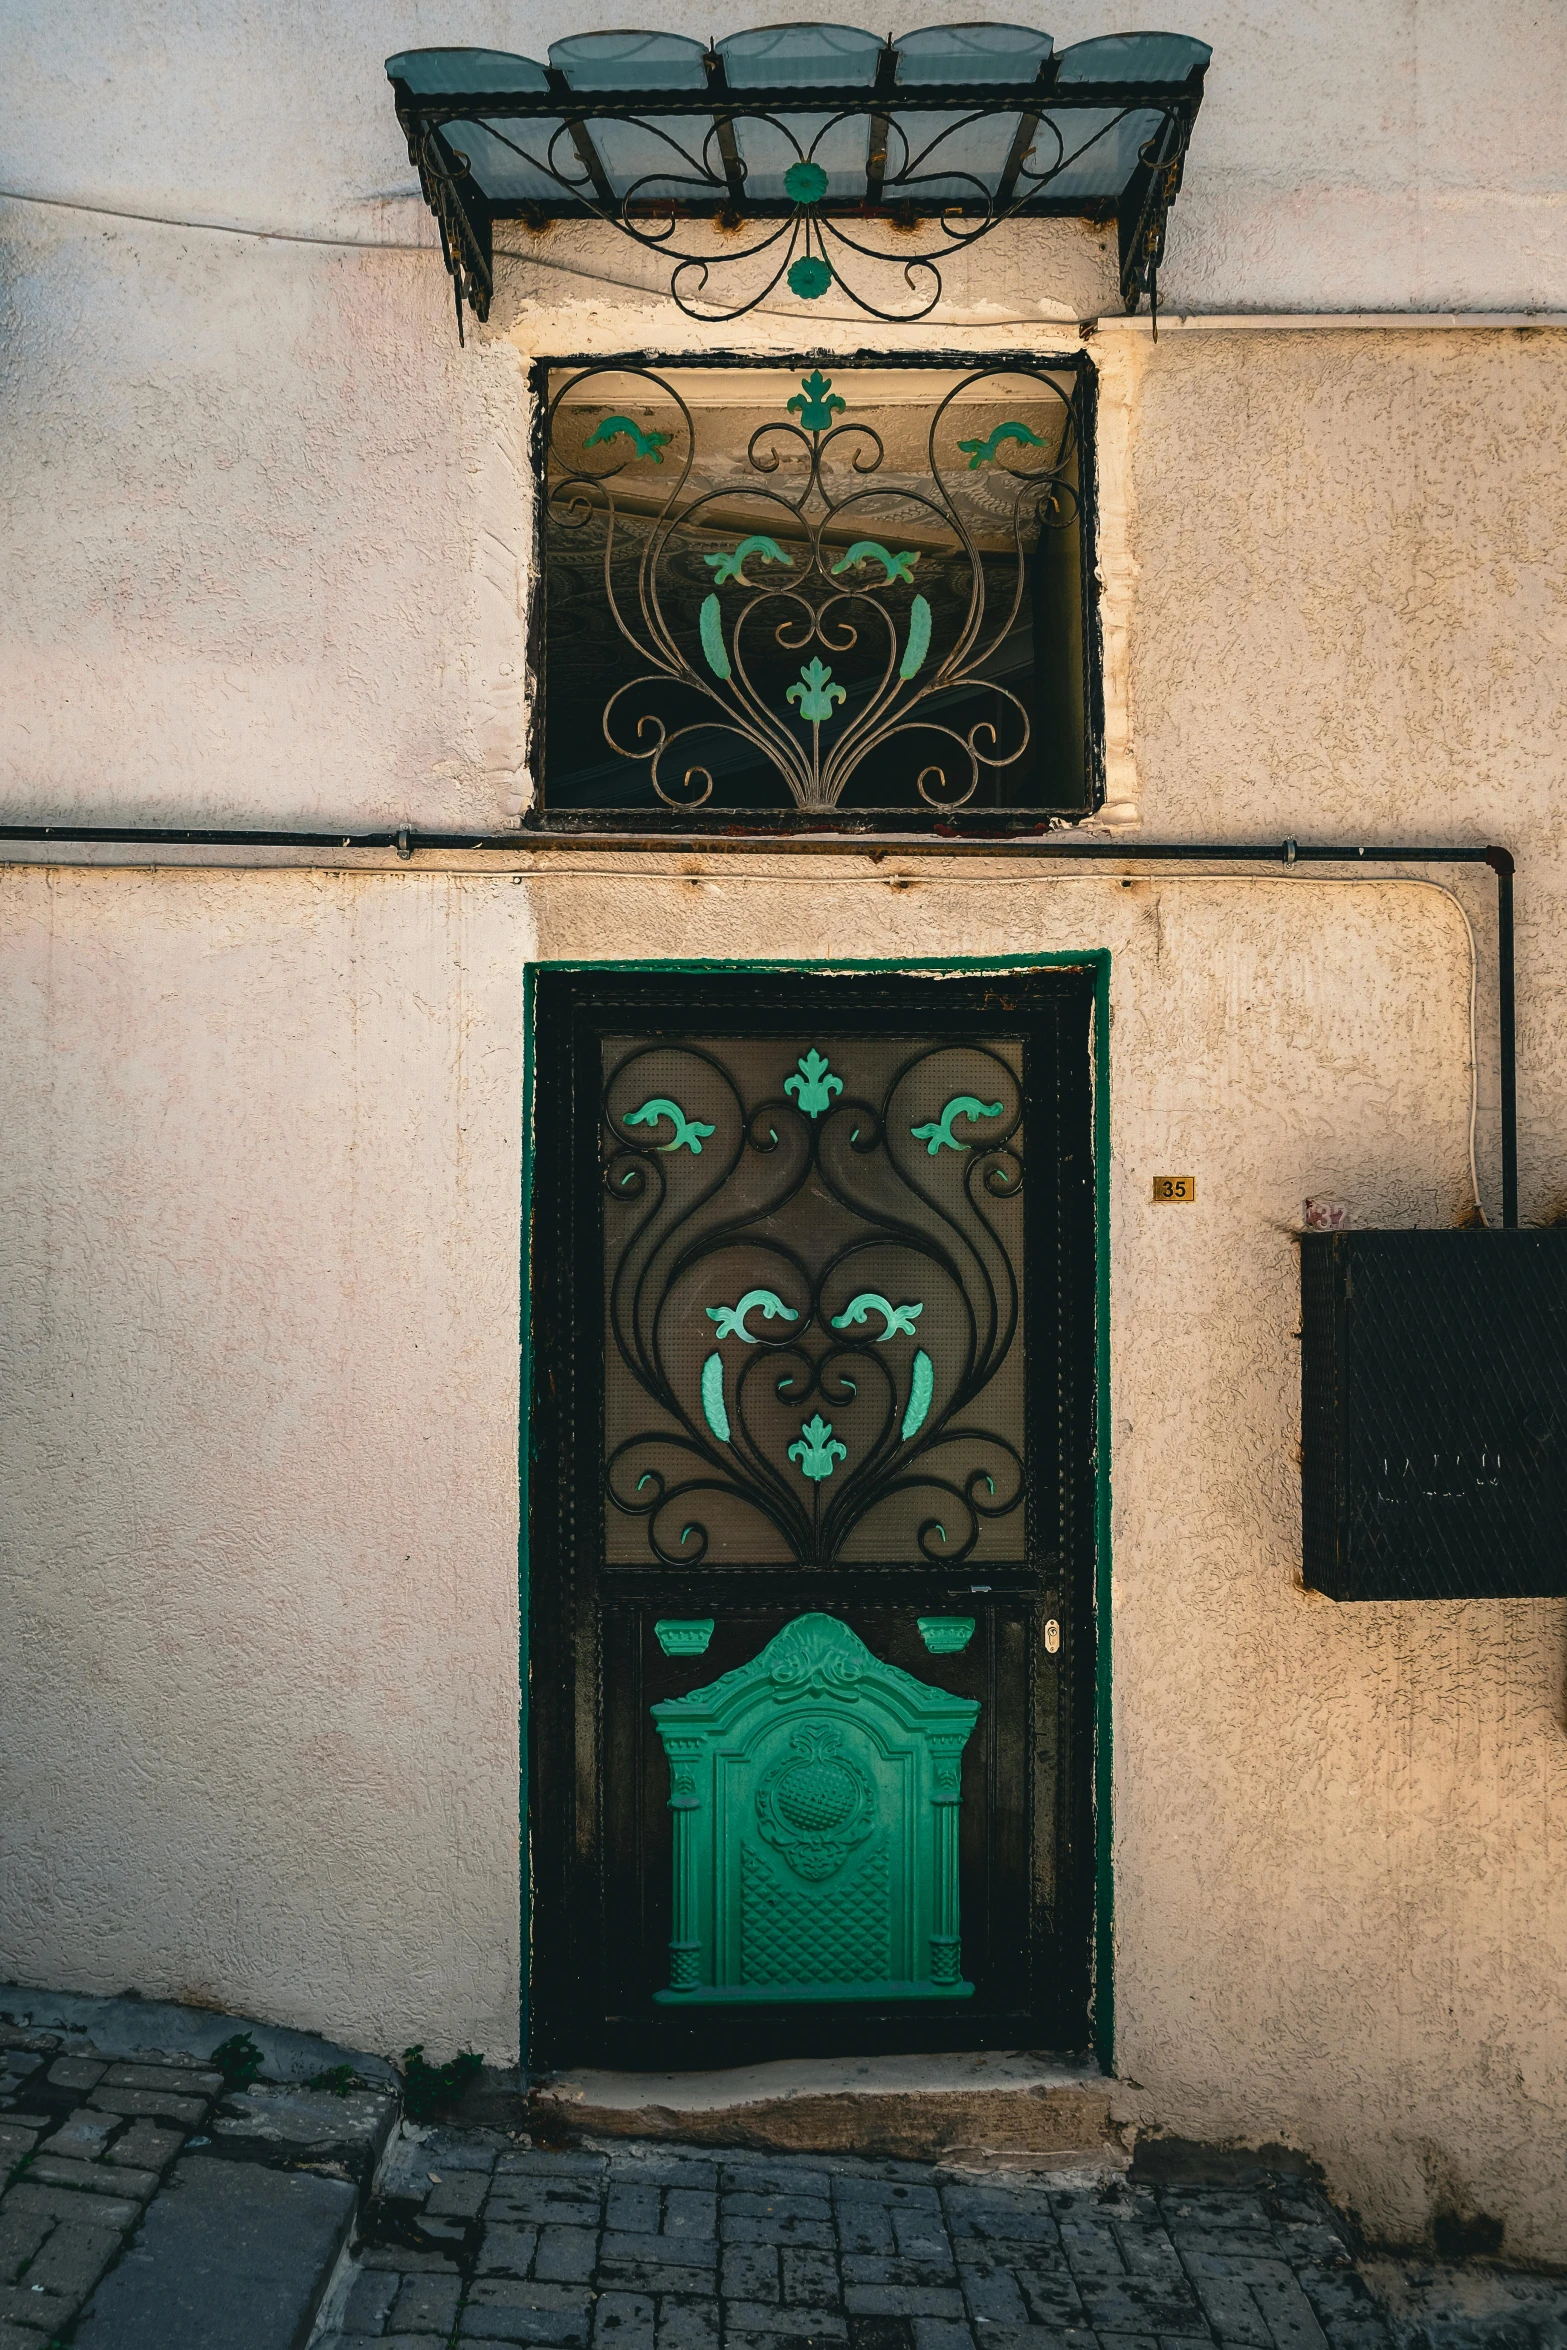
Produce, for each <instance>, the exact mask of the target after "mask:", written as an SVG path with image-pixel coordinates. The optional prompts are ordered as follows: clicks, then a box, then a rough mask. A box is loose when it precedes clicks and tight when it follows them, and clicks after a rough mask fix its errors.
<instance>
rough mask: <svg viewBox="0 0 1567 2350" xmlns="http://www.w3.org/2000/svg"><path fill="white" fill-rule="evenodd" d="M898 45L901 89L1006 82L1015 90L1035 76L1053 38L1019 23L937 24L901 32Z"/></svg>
mask: <svg viewBox="0 0 1567 2350" xmlns="http://www.w3.org/2000/svg"><path fill="white" fill-rule="evenodd" d="M895 46H896V48H897V52H898V86H899V88H900V89H904V90H913V89H918V88H920V87H921V86H923V85H926V84H928V83H931V82H1001V83H1004V84H1006V85H1007V86H1008V87H1010V88H1014V89H1015V88H1016V87H1017V85H1018V84H1019V83H1020V82H1031V81H1033V80H1035V79H1036V77H1037V75H1038V72H1039V68H1040V67H1041V65H1043V63H1044V61H1045V59H1046V58H1047V57H1048V56H1049V55H1050V51H1051V40H1050V35H1049V34H1048V33H1036V32H1033V31H1031V30H1030V29H1029V28H1028V27H1027V26H1026V25H1020V24H938V25H926V26H925V28H924V29H923V31H921V32H917V33H900V34H899V35H898V39H897V42H896V43H895Z"/></svg>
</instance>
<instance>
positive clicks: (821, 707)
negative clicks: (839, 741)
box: [784, 660, 849, 726]
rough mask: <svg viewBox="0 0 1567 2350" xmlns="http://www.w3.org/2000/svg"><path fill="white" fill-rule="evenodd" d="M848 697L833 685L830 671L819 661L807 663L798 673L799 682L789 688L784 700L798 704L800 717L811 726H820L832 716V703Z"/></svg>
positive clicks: (840, 688)
mask: <svg viewBox="0 0 1567 2350" xmlns="http://www.w3.org/2000/svg"><path fill="white" fill-rule="evenodd" d="M848 698H849V696H848V693H847V692H846V690H845V689H844V687H842V686H841V685H834V684H833V682H832V671H831V670H830V669H828V668H826V667H825V666H824V664H823V663H822V662H821V661H820V660H816V661H808V662H807V663H806V665H805V667H804V668H803V669H802V670H801V672H800V682H799V684H798V685H792V686H791V687H790V688H789V691H788V692H787V694H785V696H784V699H785V701H787V702H798V703H799V705H800V716H801V717H802V718H808V719H809V720H810V722H811V724H812V725H813V726H820V725H821V724H822V723H823V721H824V720H825V719H828V718H830V717H831V716H832V706H833V704H834V702H846V701H847V700H848Z"/></svg>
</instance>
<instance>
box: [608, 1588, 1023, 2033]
mask: <svg viewBox="0 0 1567 2350" xmlns="http://www.w3.org/2000/svg"><path fill="white" fill-rule="evenodd" d="M652 1712H653V1718H654V1720H655V1722H656V1723H657V1724H658V1731H659V1736H660V1737H661V1738H662V1740H663V1742H664V1750H665V1753H666V1755H667V1756H668V1758H669V1768H670V1798H669V1802H670V1809H671V1812H672V1813H673V1815H674V1851H673V1928H672V1932H671V1935H670V1985H669V1988H668V1990H666V1991H661V1992H659V1993H658V1995H657V1996H658V1998H659V1999H660V2001H661V2002H663V2003H665V2004H668V2003H670V2002H675V2003H682V2004H683V2003H690V2004H699V2003H701V2002H704V2001H733V2000H747V1999H770V2000H776V1999H786V2000H799V1999H815V2000H836V1999H965V1998H968V1997H969V1996H970V1994H971V1992H972V1989H973V1986H972V1985H971V1984H969V1983H966V1982H964V1981H963V1979H962V1966H961V1957H960V1948H961V1946H960V1941H959V1926H958V1840H957V1806H958V1804H959V1802H960V1801H961V1775H962V1755H963V1748H964V1745H965V1743H966V1742H967V1739H968V1736H969V1733H970V1731H971V1730H972V1729H973V1727H974V1723H975V1720H976V1719H977V1717H978V1714H979V1705H978V1702H977V1701H976V1700H975V1699H973V1698H968V1697H955V1696H953V1695H952V1694H951V1693H950V1692H949V1691H947V1690H945V1689H933V1688H932V1687H930V1685H929V1684H928V1683H926V1682H924V1681H917V1680H916V1679H915V1678H914V1676H913V1675H912V1674H910V1673H905V1672H903V1671H902V1670H901V1669H900V1668H899V1667H898V1666H896V1665H889V1664H884V1663H883V1662H882V1661H881V1659H880V1658H879V1657H877V1656H875V1655H873V1653H872V1652H871V1650H870V1649H868V1648H867V1647H866V1646H865V1644H864V1642H863V1641H861V1640H860V1639H859V1638H858V1637H857V1635H856V1634H855V1633H854V1632H852V1631H851V1630H850V1629H849V1627H848V1626H847V1625H846V1624H843V1623H841V1622H840V1621H839V1620H838V1619H837V1618H836V1617H834V1616H827V1615H803V1616H797V1617H796V1618H795V1620H794V1621H793V1623H791V1624H787V1625H786V1626H785V1627H784V1629H783V1631H782V1632H780V1633H779V1634H778V1635H777V1637H776V1638H775V1639H773V1640H771V1641H769V1643H768V1644H767V1646H766V1647H765V1648H764V1649H763V1650H762V1652H761V1654H760V1655H759V1656H756V1657H753V1659H752V1660H751V1662H750V1663H749V1664H747V1665H742V1666H740V1667H739V1668H738V1669H737V1670H736V1671H734V1672H732V1673H725V1674H724V1675H723V1677H722V1679H720V1680H718V1681H715V1682H714V1683H713V1684H712V1685H711V1687H709V1688H706V1689H693V1690H691V1691H690V1692H688V1694H687V1695H686V1696H684V1697H677V1698H666V1699H664V1700H663V1701H662V1703H660V1704H658V1705H655V1706H654V1707H653V1709H652Z"/></svg>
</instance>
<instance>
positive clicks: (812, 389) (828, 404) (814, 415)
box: [788, 273, 849, 432]
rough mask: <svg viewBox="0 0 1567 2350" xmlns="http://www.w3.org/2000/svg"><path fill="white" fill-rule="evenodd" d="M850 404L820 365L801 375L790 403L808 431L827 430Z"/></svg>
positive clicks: (793, 413) (794, 413)
mask: <svg viewBox="0 0 1567 2350" xmlns="http://www.w3.org/2000/svg"><path fill="white" fill-rule="evenodd" d="M829 276H830V273H829ZM848 405H849V403H848V401H847V400H841V399H840V398H839V397H838V394H837V393H836V392H835V391H834V390H833V388H832V377H831V376H830V375H823V373H822V371H821V369H820V368H819V367H818V368H815V369H813V371H812V372H811V374H809V375H802V376H801V378H800V389H799V390H798V391H797V392H796V393H795V395H794V398H793V399H792V400H791V401H790V402H789V403H788V407H789V413H790V415H791V416H798V418H799V419H800V422H801V424H802V425H803V426H804V427H805V430H806V431H807V432H825V431H826V430H827V428H828V426H829V425H830V424H831V423H832V420H833V411H834V410H835V409H836V410H837V411H838V413H839V414H840V415H841V414H842V412H843V410H844V409H845V408H847V407H848Z"/></svg>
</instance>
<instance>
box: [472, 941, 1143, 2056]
mask: <svg viewBox="0 0 1567 2350" xmlns="http://www.w3.org/2000/svg"><path fill="white" fill-rule="evenodd" d="M1063 968H1070V969H1076V970H1092V972H1093V974H1094V1022H1093V1048H1092V1049H1093V1088H1094V1124H1093V1144H1094V1331H1095V1338H1094V1374H1095V1399H1094V1430H1095V1444H1094V1635H1095V1647H1094V1654H1095V1693H1094V1762H1093V1785H1094V1844H1095V1851H1094V1929H1093V1933H1094V2047H1095V2053H1096V2054H1097V2056H1098V2058H1099V2062H1100V2064H1101V2065H1102V2066H1103V2068H1104V2070H1105V2071H1106V2072H1107V2073H1110V2072H1113V2071H1114V2069H1115V1971H1114V1967H1115V1868H1114V1822H1113V1819H1112V1810H1111V1807H1112V1799H1113V1794H1114V1769H1113V1754H1112V1749H1111V1655H1110V1640H1111V1616H1110V1590H1111V1575H1110V1529H1111V1519H1110V950H1109V948H1108V947H1087V948H1084V949H1082V950H1081V951H1077V952H1056V953H1049V954H1033V955H930V956H906V955H892V956H882V957H873V958H861V959H859V960H855V961H840V960H837V959H835V958H832V957H826V956H810V957H804V956H795V957H787V956H786V957H777V956H769V955H759V956H755V957H737V956H710V957H704V956H699V955H682V956H655V957H640V958H638V957H631V956H592V955H584V956H567V957H563V958H561V959H559V960H557V961H552V962H544V963H529V964H527V965H526V966H525V967H524V970H523V998H522V1011H523V1062H522V1110H523V1116H522V1251H521V1259H522V1261H521V1311H520V1319H519V1347H518V1353H519V1366H518V1369H519V1389H518V1393H519V1410H518V1444H517V1485H518V1525H517V1672H518V1709H517V1737H518V1863H519V1866H518V1884H519V1898H520V1910H521V1916H520V1953H519V1971H520V1981H519V1985H518V2002H519V2036H520V2044H521V2049H522V2062H523V2064H524V2065H526V2064H527V2061H528V2020H529V1954H530V1950H531V1946H532V1915H531V1905H530V1869H529V1863H528V1690H529V1674H530V1659H529V1648H528V1609H529V1580H528V1501H529V1472H530V1463H531V1453H532V1429H531V1420H532V1405H533V1360H532V1343H531V1272H530V1262H529V1252H530V1248H531V1241H532V1229H533V1099H534V1020H535V981H536V977H537V974H538V973H539V972H540V971H544V970H556V971H567V970H569V971H705V972H713V971H747V972H757V971H830V972H837V973H842V974H843V975H844V976H845V977H853V976H854V975H855V974H856V973H857V972H863V973H867V974H869V973H872V972H889V971H907V972H909V973H910V974H918V973H936V972H944V971H953V972H957V971H962V972H969V973H973V972H983V971H1041V970H1060V969H1063Z"/></svg>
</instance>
